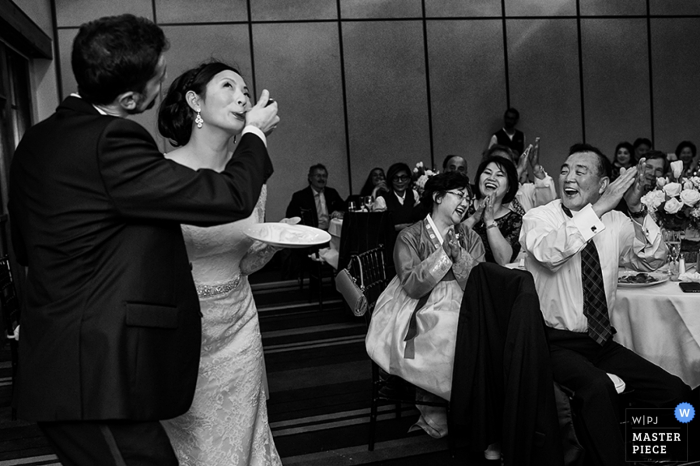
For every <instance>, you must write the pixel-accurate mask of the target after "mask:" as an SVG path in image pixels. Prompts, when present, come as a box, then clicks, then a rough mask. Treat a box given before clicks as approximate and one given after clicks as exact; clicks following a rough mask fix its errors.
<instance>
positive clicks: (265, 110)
mask: <svg viewBox="0 0 700 466" xmlns="http://www.w3.org/2000/svg"><path fill="white" fill-rule="evenodd" d="M269 100H270V93H269V92H268V91H267V89H264V90H263V91H262V94H260V100H258V103H257V104H255V106H254V107H253V108H251V109H250V110H248V112H247V113H246V115H245V123H246V125H252V126H255V127H257V128H260V130H261V131H262V132H263V133H265V134H266V135H268V134H270V133H271V132H272V131H273V130H274V129H275V128H277V125H278V124H279V122H280V117H278V116H277V102H276V101H273V102H272V103H271V104H269V105H268V101H269Z"/></svg>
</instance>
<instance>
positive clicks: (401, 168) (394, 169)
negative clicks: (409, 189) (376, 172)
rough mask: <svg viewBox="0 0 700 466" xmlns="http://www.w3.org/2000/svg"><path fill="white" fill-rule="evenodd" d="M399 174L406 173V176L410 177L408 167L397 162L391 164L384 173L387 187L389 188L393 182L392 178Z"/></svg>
mask: <svg viewBox="0 0 700 466" xmlns="http://www.w3.org/2000/svg"><path fill="white" fill-rule="evenodd" d="M401 172H406V173H407V174H408V176H411V169H410V168H409V166H408V165H407V164H405V163H403V162H398V163H395V164H393V165H392V166H390V167H389V169H388V170H387V171H386V181H387V183H389V187H390V188H391V183H392V181H394V178H396V175H398V174H399V173H401Z"/></svg>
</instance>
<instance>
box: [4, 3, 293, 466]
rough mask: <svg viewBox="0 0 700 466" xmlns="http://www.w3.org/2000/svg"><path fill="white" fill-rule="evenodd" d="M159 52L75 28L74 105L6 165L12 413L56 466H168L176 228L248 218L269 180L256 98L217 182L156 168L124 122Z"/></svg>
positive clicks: (193, 340) (175, 345) (192, 377)
mask: <svg viewBox="0 0 700 466" xmlns="http://www.w3.org/2000/svg"><path fill="white" fill-rule="evenodd" d="M167 48H168V42H167V39H166V38H165V36H164V34H163V31H162V30H161V29H160V28H159V27H158V26H156V25H155V24H153V23H152V22H150V21H149V20H147V19H144V18H137V17H135V16H132V15H122V16H117V17H107V18H101V19H99V20H96V21H93V22H90V23H86V24H84V25H82V26H81V28H80V30H79V32H78V34H77V36H76V38H75V41H74V43H73V51H72V66H73V73H74V74H75V77H76V81H77V83H78V93H79V94H74V95H71V96H70V97H68V98H66V99H65V100H64V101H63V102H62V103H61V105H60V106H59V107H58V109H57V110H56V113H54V114H53V115H52V116H51V117H49V118H48V119H47V120H45V121H43V122H41V123H39V124H37V125H36V126H34V127H32V128H30V129H29V130H28V131H27V133H26V135H25V136H24V138H23V139H22V141H21V143H20V144H19V146H18V148H17V150H16V152H15V154H14V158H13V161H12V167H11V173H10V195H9V209H10V218H11V222H12V240H13V246H14V249H15V251H16V254H17V259H18V262H20V263H21V264H23V265H25V266H27V267H28V275H27V285H26V289H27V293H26V295H27V299H26V303H24V307H23V311H22V317H21V327H22V332H21V338H20V341H19V369H18V378H17V385H16V391H15V393H16V400H15V402H16V404H17V408H18V414H19V416H20V417H21V418H23V419H27V420H34V421H38V425H39V427H40V428H41V430H42V431H43V432H44V433H45V434H46V436H47V437H48V438H49V440H50V442H51V443H52V445H53V446H54V448H55V450H56V453H57V455H58V457H59V459H60V461H61V462H62V463H63V464H65V465H91V466H92V465H114V464H122V465H123V464H127V465H134V464H139V465H175V464H177V459H176V457H175V455H174V452H173V450H172V447H171V446H170V443H169V440H168V438H167V435H166V434H165V431H164V430H163V428H162V426H161V425H160V423H159V422H158V420H159V419H167V418H172V417H175V416H178V415H180V414H182V413H184V412H186V411H187V409H188V408H189V406H190V404H191V401H192V396H193V393H194V389H195V383H196V380H197V369H198V365H199V349H200V338H201V320H200V312H199V301H198V298H197V292H196V290H195V286H194V283H193V281H192V276H191V272H190V265H189V262H188V258H187V254H186V251H185V245H184V241H183V238H182V233H181V230H180V224H181V223H188V224H194V225H215V224H221V223H227V222H232V221H235V220H238V219H242V218H246V217H248V216H249V215H250V214H251V212H252V210H253V208H254V206H255V203H256V201H257V199H258V196H259V194H260V190H261V186H262V184H263V182H264V180H265V179H266V178H267V177H268V176H269V175H270V174H271V172H272V165H271V162H270V159H269V157H268V154H267V149H266V144H267V143H266V139H265V133H269V132H271V131H272V129H274V127H275V126H276V125H277V123H278V122H279V118H278V117H277V104H276V103H273V104H271V105H270V106H268V107H265V105H266V104H267V102H268V97H269V95H268V92H267V91H263V92H262V97H261V99H260V101H259V102H258V103H257V105H256V106H255V107H253V109H252V110H250V111H249V112H248V113H247V115H246V127H245V129H244V130H243V136H242V138H241V141H240V143H239V145H238V147H237V148H236V151H235V153H234V154H233V157H232V158H231V161H230V162H229V163H228V165H227V167H226V168H225V170H224V171H223V172H222V173H220V174H219V173H216V172H214V171H211V170H199V171H194V170H191V169H189V168H186V167H184V166H182V165H180V164H177V163H175V162H173V161H170V160H167V159H165V158H164V157H163V154H162V151H161V150H159V148H158V146H157V145H156V143H155V141H154V140H153V138H152V137H151V135H150V134H149V133H148V132H147V131H146V130H145V129H144V128H143V127H142V126H140V125H139V124H137V123H135V122H133V121H131V120H128V119H127V118H126V117H127V116H129V115H133V114H137V113H141V112H143V111H145V110H148V109H149V108H152V107H153V105H154V103H155V99H156V97H157V96H158V94H159V93H160V90H161V84H162V82H163V80H164V77H165V70H166V63H165V56H164V52H165V50H167Z"/></svg>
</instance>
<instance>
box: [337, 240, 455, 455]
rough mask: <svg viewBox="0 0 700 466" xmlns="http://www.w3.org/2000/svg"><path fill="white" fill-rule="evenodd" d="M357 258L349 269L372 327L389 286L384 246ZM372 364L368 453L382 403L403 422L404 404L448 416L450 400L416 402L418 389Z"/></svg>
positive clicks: (366, 318)
mask: <svg viewBox="0 0 700 466" xmlns="http://www.w3.org/2000/svg"><path fill="white" fill-rule="evenodd" d="M354 257H357V259H359V260H353V261H351V263H352V264H353V265H352V266H351V268H350V273H351V275H352V276H353V277H355V279H356V280H357V281H358V283H360V285H361V287H362V288H363V292H364V294H365V297H366V298H367V312H366V313H365V315H364V317H365V322H366V323H367V325H368V326H369V323H370V320H371V318H372V312H373V311H374V306H375V304H376V303H377V299H378V298H379V295H381V293H382V291H384V288H386V285H387V274H386V261H385V260H384V246H383V245H381V244H380V245H379V246H377V247H376V248H372V249H370V250H368V251H365V252H363V253H360V254H357V255H355V256H354ZM360 277H362V278H360ZM370 361H371V360H370ZM371 364H372V399H371V408H370V419H369V438H368V442H367V446H368V450H369V451H373V450H374V443H375V434H376V430H377V416H378V411H379V405H380V403H391V404H393V405H394V412H395V416H396V419H400V418H401V409H402V405H403V404H404V403H405V404H411V405H424V406H436V407H442V408H445V409H446V410H448V412H449V402H448V401H447V400H439V401H436V400H432V399H431V400H425V399H421V400H417V399H416V387H415V386H414V385H412V384H410V383H409V382H407V381H405V380H404V379H402V378H401V377H398V376H395V375H390V374H388V373H387V372H385V371H384V370H382V369H381V368H380V367H379V366H378V365H377V364H376V363H375V362H374V361H371ZM435 398H437V397H435ZM448 417H449V416H448ZM448 431H449V427H448ZM453 438H454V436H449V434H448V444H449V448H450V453H451V454H452V456H454V445H453Z"/></svg>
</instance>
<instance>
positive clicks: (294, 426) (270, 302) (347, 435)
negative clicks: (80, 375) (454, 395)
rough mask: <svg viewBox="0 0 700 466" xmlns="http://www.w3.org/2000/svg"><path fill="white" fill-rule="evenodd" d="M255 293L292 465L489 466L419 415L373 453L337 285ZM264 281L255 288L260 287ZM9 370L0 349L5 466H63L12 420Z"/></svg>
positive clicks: (359, 369)
mask: <svg viewBox="0 0 700 466" xmlns="http://www.w3.org/2000/svg"><path fill="white" fill-rule="evenodd" d="M260 280H264V277H262V278H258V283H254V284H253V289H254V294H255V298H256V302H257V304H258V308H259V314H260V323H261V329H262V333H263V344H264V347H265V360H266V366H267V373H268V383H269V387H270V400H269V402H268V407H269V415H270V425H271V427H272V431H273V434H274V437H275V443H276V445H277V449H278V451H279V453H280V455H281V457H282V460H283V463H284V464H285V465H305V466H306V465H308V466H345V465H361V464H362V465H365V464H366V465H406V466H411V465H425V464H431V465H436V466H441V465H487V464H494V463H493V462H487V461H486V460H484V459H483V456H482V454H481V453H479V452H476V453H472V452H468V451H466V450H465V449H458V450H457V451H456V455H455V458H451V457H450V455H449V453H448V448H447V442H446V440H445V439H441V440H434V439H432V438H430V437H428V436H427V435H425V434H422V433H419V432H418V433H410V434H409V433H407V431H408V428H409V427H410V426H411V425H412V424H413V422H415V420H416V419H417V411H415V409H413V408H411V407H406V409H404V410H403V411H402V416H401V418H399V419H396V418H395V416H394V413H393V412H388V409H389V408H390V407H389V406H387V407H384V408H383V409H382V410H381V411H380V418H379V419H380V421H379V423H378V428H377V435H376V442H377V443H376V445H375V450H374V451H373V452H369V451H367V440H368V439H367V436H368V432H369V431H368V422H369V405H370V393H371V382H370V377H371V369H370V364H369V360H368V359H367V355H366V352H365V350H364V334H365V325H364V321H363V320H362V319H358V318H355V317H353V316H352V315H351V313H350V312H349V311H348V310H347V309H345V308H344V307H343V304H342V302H341V300H340V296H339V295H338V294H337V293H335V291H334V290H333V289H332V287H331V284H330V281H329V282H328V283H326V284H325V286H324V287H323V290H324V303H323V304H324V305H323V311H321V310H320V309H319V305H318V301H317V295H316V293H314V294H313V296H312V297H313V299H314V302H309V297H310V295H309V292H308V287H305V288H304V290H300V289H299V285H298V283H297V282H296V281H277V282H274V283H269V282H268V283H265V282H262V283H261V282H260ZM253 281H255V280H253ZM10 387H11V378H10V362H9V350H8V348H7V347H5V348H2V349H0V466H1V465H8V466H9V465H27V466H34V465H57V464H59V463H58V461H57V459H56V456H55V455H54V454H53V452H52V451H51V448H50V447H49V446H48V444H47V442H46V440H45V439H44V438H43V436H42V435H41V433H40V432H39V431H38V429H37V427H36V426H35V425H34V424H32V423H28V422H24V421H11V420H10V408H9V403H10ZM496 464H497V463H496Z"/></svg>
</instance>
